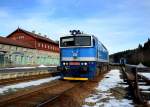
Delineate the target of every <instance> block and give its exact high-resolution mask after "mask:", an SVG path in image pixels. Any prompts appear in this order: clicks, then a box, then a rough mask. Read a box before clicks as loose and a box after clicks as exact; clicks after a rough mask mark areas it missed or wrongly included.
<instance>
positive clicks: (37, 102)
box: [0, 80, 81, 107]
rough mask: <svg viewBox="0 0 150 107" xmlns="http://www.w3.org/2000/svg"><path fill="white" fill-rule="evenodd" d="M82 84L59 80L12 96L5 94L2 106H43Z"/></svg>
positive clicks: (1, 102) (0, 102) (0, 104)
mask: <svg viewBox="0 0 150 107" xmlns="http://www.w3.org/2000/svg"><path fill="white" fill-rule="evenodd" d="M80 84H81V83H77V82H75V83H73V82H68V81H59V80H58V81H55V82H51V83H46V84H44V85H41V86H38V87H36V88H33V89H29V90H26V91H21V92H17V93H16V94H13V95H10V96H3V97H2V98H1V100H0V107H43V106H45V105H48V104H50V103H51V102H54V101H55V100H56V99H58V98H59V97H60V96H61V95H63V94H64V93H66V92H67V91H69V90H72V89H73V88H74V87H76V86H77V85H80Z"/></svg>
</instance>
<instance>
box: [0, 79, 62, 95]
mask: <svg viewBox="0 0 150 107" xmlns="http://www.w3.org/2000/svg"><path fill="white" fill-rule="evenodd" d="M59 78H60V76H56V77H49V78H44V79H39V80H33V81H29V82H22V83H18V84H14V85H8V86H3V87H0V93H1V94H3V93H5V92H9V91H16V90H17V89H20V88H26V87H29V86H36V85H40V84H43V83H47V82H50V81H53V80H57V79H59Z"/></svg>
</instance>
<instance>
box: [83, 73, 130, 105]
mask: <svg viewBox="0 0 150 107" xmlns="http://www.w3.org/2000/svg"><path fill="white" fill-rule="evenodd" d="M121 82H123V81H122V79H120V71H119V70H111V71H110V72H109V73H107V74H106V75H105V77H104V79H103V80H102V81H100V82H99V85H98V86H97V87H96V89H95V90H96V91H95V93H94V94H91V95H90V96H89V97H88V98H86V99H85V104H84V105H83V106H82V107H133V105H132V103H133V102H132V101H131V100H128V99H125V98H121V99H118V98H115V96H113V95H112V93H111V92H110V90H111V89H112V88H115V87H122V86H121V84H119V83H121Z"/></svg>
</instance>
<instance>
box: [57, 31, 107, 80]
mask: <svg viewBox="0 0 150 107" xmlns="http://www.w3.org/2000/svg"><path fill="white" fill-rule="evenodd" d="M108 61H109V56H108V51H107V49H106V48H105V47H104V45H103V44H102V43H101V42H100V41H98V39H97V38H96V37H95V36H92V35H87V34H81V33H80V34H76V35H70V36H65V37H61V38H60V67H58V69H59V70H61V72H62V78H63V79H67V80H88V79H93V78H94V77H95V76H96V74H97V73H98V72H99V71H100V69H101V68H102V67H103V66H104V65H106V66H107V65H108Z"/></svg>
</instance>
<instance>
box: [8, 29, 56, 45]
mask: <svg viewBox="0 0 150 107" xmlns="http://www.w3.org/2000/svg"><path fill="white" fill-rule="evenodd" d="M17 30H20V31H23V32H24V33H26V34H28V35H30V36H32V37H34V38H36V39H39V40H43V41H46V42H50V43H53V44H55V45H58V43H56V42H55V41H53V40H51V39H49V38H46V37H43V36H40V35H38V34H35V33H32V32H29V31H26V30H24V29H21V28H18V29H17ZM17 30H15V31H17ZM15 31H14V32H15ZM14 32H13V33H14ZM11 34H12V33H11ZM11 34H9V35H8V36H7V37H9V36H10V35H11Z"/></svg>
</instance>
